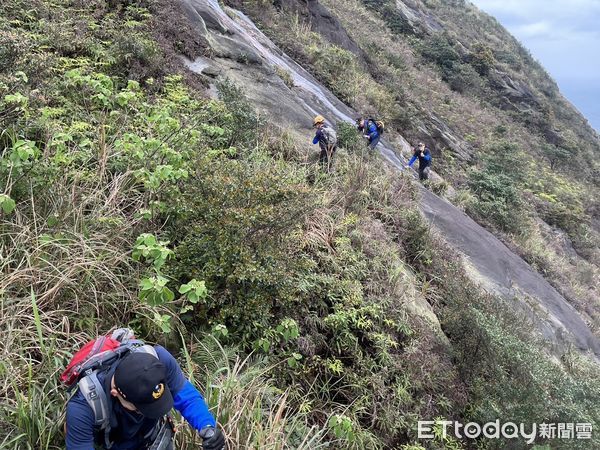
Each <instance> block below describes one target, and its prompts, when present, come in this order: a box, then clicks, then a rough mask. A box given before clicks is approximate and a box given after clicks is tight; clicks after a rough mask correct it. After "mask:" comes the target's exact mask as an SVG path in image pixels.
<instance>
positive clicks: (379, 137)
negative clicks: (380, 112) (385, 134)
mask: <svg viewBox="0 0 600 450" xmlns="http://www.w3.org/2000/svg"><path fill="white" fill-rule="evenodd" d="M379 139H381V136H377V137H376V138H375V139H373V140H372V141H371V142H370V143H369V148H370V149H371V150H375V147H377V144H379Z"/></svg>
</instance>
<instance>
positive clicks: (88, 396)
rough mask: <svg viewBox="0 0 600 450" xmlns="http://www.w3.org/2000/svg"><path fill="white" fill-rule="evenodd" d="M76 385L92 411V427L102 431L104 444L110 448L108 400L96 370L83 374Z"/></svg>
mask: <svg viewBox="0 0 600 450" xmlns="http://www.w3.org/2000/svg"><path fill="white" fill-rule="evenodd" d="M77 386H78V387H79V390H80V391H81V393H82V394H83V397H84V398H85V400H86V401H87V403H88V405H90V408H92V411H93V412H94V427H96V428H99V429H100V430H102V431H103V432H104V446H105V447H106V448H111V447H112V442H110V430H111V426H110V413H111V411H110V402H109V400H108V396H107V395H106V391H105V390H104V387H103V386H102V383H100V380H99V379H98V371H97V370H95V371H93V372H91V373H90V374H88V375H86V376H84V377H83V378H82V379H81V380H79V383H77Z"/></svg>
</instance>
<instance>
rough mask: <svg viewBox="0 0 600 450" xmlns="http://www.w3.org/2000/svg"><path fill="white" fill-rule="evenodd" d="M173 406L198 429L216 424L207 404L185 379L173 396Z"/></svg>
mask: <svg viewBox="0 0 600 450" xmlns="http://www.w3.org/2000/svg"><path fill="white" fill-rule="evenodd" d="M173 400H174V401H175V403H174V406H175V409H176V410H177V411H179V412H180V413H181V415H182V416H183V417H184V418H185V420H187V422H188V423H189V424H190V425H191V426H192V427H194V428H195V429H196V430H198V431H200V430H201V429H202V428H204V427H205V426H207V425H210V426H213V427H214V426H216V424H217V423H216V421H215V419H214V417H213V416H212V414H211V413H210V411H209V410H208V406H207V405H206V402H205V401H204V398H203V397H202V394H200V392H198V389H196V388H195V387H194V386H193V385H192V383H190V382H189V381H187V380H186V382H185V385H184V386H183V388H182V389H180V390H179V392H177V394H175V395H174V396H173Z"/></svg>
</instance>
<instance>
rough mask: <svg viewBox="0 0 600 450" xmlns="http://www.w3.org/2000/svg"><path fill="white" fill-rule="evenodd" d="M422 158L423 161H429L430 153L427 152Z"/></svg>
mask: <svg viewBox="0 0 600 450" xmlns="http://www.w3.org/2000/svg"><path fill="white" fill-rule="evenodd" d="M423 158H425V161H431V153H430V152H429V150H427V151H426V152H425V153H423Z"/></svg>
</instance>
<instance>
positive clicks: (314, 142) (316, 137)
mask: <svg viewBox="0 0 600 450" xmlns="http://www.w3.org/2000/svg"><path fill="white" fill-rule="evenodd" d="M320 137H321V131H317V134H315V137H314V138H313V144H318V143H319V138H320Z"/></svg>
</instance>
